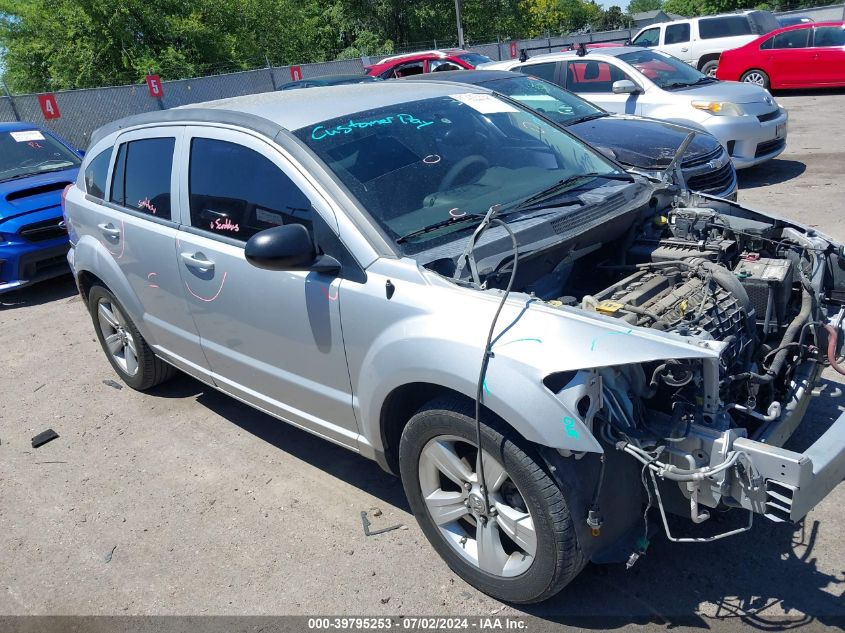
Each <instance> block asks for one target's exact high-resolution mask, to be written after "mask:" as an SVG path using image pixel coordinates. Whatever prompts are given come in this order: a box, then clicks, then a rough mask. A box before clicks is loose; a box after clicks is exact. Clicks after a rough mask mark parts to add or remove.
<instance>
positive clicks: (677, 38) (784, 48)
mask: <svg viewBox="0 0 845 633" xmlns="http://www.w3.org/2000/svg"><path fill="white" fill-rule="evenodd" d="M631 43H632V45H634V46H642V47H647V48H652V49H654V50H658V51H662V52H664V53H668V54H670V55H673V56H674V57H677V58H678V59H680V60H682V61H684V62H686V63H688V64H690V65H691V66H693V67H694V68H697V69H698V70H700V71H701V72H702V73H704V74H705V75H707V76H709V77H716V78H718V79H722V80H727V81H743V82H748V83H753V84H757V85H759V86H762V87H764V88H772V89H778V90H784V89H794V88H827V87H834V86H845V22H819V23H814V22H813V21H812V20H811V19H810V18H807V17H804V16H788V17H784V18H777V19H776V18H775V16H774V15H773V14H771V13H770V12H768V11H745V12H742V13H732V14H728V15H717V16H706V17H700V18H690V19H685V20H674V21H672V22H664V23H661V24H655V25H652V26H648V27H646V28H643V29H641V30H640V31H639V33H637V34H636V35H635V36H634V38H633V39H632V42H631Z"/></svg>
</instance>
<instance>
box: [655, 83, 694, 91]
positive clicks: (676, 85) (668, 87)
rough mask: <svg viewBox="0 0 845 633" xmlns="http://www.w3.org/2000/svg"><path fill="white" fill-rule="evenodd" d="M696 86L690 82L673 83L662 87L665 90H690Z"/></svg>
mask: <svg viewBox="0 0 845 633" xmlns="http://www.w3.org/2000/svg"><path fill="white" fill-rule="evenodd" d="M694 85H695V84H694V83H690V82H688V81H673V82H672V83H669V84H663V85H662V86H660V87H661V88H663V90H672V89H673V88H689V87H691V86H694Z"/></svg>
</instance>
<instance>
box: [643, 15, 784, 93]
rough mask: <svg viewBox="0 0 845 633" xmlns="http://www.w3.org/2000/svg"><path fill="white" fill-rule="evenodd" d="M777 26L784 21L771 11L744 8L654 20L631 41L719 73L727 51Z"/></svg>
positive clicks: (714, 74) (711, 72) (706, 70)
mask: <svg viewBox="0 0 845 633" xmlns="http://www.w3.org/2000/svg"><path fill="white" fill-rule="evenodd" d="M777 28H780V25H779V24H778V21H777V19H776V18H775V16H774V14H772V13H771V12H769V11H744V12H741V13H730V14H726V15H712V16H703V17H700V18H689V19H686V20H675V21H673V22H663V23H662V24H652V25H651V26H647V27H645V28H643V29H641V30H640V32H639V33H637V35H636V36H635V37H634V39H633V40H632V41H631V43H632V44H633V45H634V46H647V47H649V48H656V49H657V50H661V51H663V52H665V53H669V54H670V55H673V56H675V57H677V58H678V59H681V60H683V61H685V62H686V63H688V64H689V65H690V66H693V67H695V68H698V70H700V71H701V72H703V73H704V74H705V75H708V76H710V77H715V76H716V68H717V67H718V66H719V56H720V55H721V54H722V53H723V52H724V51H726V50H730V49H732V48H738V47H739V46H744V45H745V44H747V43H748V42H750V41H751V40H753V39H756V38H758V37H760V36H761V35H765V34H766V33H768V32H770V31H774V30H775V29H777Z"/></svg>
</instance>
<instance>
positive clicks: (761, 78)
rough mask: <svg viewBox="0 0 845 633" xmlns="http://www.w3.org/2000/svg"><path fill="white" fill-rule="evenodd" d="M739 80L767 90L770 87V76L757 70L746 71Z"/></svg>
mask: <svg viewBox="0 0 845 633" xmlns="http://www.w3.org/2000/svg"><path fill="white" fill-rule="evenodd" d="M739 80H740V81H741V82H743V83H746V84H754V85H756V86H760V87H762V88H766V89H768V88H769V85H770V82H769V76H768V75H767V74H766V73H764V72H763V71H762V70H759V69H757V68H754V69H752V70H747V71H745V72H744V73H742V77H740V78H739Z"/></svg>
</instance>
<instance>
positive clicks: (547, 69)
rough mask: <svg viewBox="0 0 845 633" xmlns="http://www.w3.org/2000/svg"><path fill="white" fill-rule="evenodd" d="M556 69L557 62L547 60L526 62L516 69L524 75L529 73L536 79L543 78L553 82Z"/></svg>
mask: <svg viewBox="0 0 845 633" xmlns="http://www.w3.org/2000/svg"><path fill="white" fill-rule="evenodd" d="M556 69H557V62H549V63H545V64H526V65H524V66H520V67H519V68H518V69H517V70H519V72H521V73H523V74H525V75H531V76H533V77H537V78H538V79H545V80H546V81H551V82H554V80H555V70H556Z"/></svg>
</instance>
